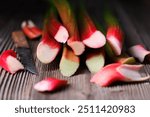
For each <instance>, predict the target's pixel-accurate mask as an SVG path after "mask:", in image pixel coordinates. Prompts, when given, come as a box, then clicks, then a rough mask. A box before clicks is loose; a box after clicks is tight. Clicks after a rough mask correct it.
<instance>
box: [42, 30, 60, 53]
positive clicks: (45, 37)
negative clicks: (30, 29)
mask: <svg viewBox="0 0 150 117" xmlns="http://www.w3.org/2000/svg"><path fill="white" fill-rule="evenodd" d="M42 42H43V43H45V44H47V45H49V46H50V47H51V48H52V49H53V48H58V49H59V50H60V49H61V45H60V43H58V42H57V41H55V40H54V38H53V37H52V36H50V35H49V34H48V33H47V32H45V33H44V34H43V38H42Z"/></svg>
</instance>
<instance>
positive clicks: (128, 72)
mask: <svg viewBox="0 0 150 117" xmlns="http://www.w3.org/2000/svg"><path fill="white" fill-rule="evenodd" d="M142 67H143V66H142V65H127V64H120V63H114V64H109V65H107V66H105V67H104V68H102V69H101V70H100V71H99V72H97V73H96V74H95V75H94V76H93V77H92V78H91V82H94V83H96V84H97V85H99V86H102V87H106V86H110V85H111V84H113V83H114V82H117V81H122V82H140V81H145V80H148V79H149V78H150V77H149V76H145V77H142V76H141V75H140V74H139V70H140V69H141V68H142Z"/></svg>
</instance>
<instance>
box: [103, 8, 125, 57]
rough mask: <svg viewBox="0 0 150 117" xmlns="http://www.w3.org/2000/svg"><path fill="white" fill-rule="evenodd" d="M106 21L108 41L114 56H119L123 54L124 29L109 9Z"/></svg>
mask: <svg viewBox="0 0 150 117" xmlns="http://www.w3.org/2000/svg"><path fill="white" fill-rule="evenodd" d="M104 19H105V22H106V25H107V33H106V39H107V41H108V44H109V45H110V47H111V49H112V50H113V52H114V54H115V55H117V56H118V55H120V54H121V51H122V46H123V32H122V29H121V27H120V26H119V23H118V21H117V19H116V18H115V17H114V16H113V14H112V13H111V11H110V10H109V9H107V10H106V11H105V14H104Z"/></svg>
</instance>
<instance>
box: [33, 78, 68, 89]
mask: <svg viewBox="0 0 150 117" xmlns="http://www.w3.org/2000/svg"><path fill="white" fill-rule="evenodd" d="M67 83H68V82H67V80H60V79H57V78H45V79H44V80H42V81H40V82H38V83H37V84H35V85H34V89H35V90H37V91H39V92H46V91H49V92H51V91H56V90H58V89H60V88H63V87H65V86H67Z"/></svg>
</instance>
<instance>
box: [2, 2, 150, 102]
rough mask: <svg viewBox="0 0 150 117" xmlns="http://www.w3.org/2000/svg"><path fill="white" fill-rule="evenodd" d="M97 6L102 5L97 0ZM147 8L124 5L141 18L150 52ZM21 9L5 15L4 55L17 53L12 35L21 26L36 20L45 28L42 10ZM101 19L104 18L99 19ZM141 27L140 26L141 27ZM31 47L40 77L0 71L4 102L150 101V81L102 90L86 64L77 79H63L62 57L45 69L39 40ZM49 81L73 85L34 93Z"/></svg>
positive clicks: (143, 39)
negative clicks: (9, 51)
mask: <svg viewBox="0 0 150 117" xmlns="http://www.w3.org/2000/svg"><path fill="white" fill-rule="evenodd" d="M89 1H90V0H89ZM97 2H99V1H98V0H97ZM87 4H89V8H90V9H92V11H94V10H97V9H98V8H99V7H95V6H94V5H93V4H91V5H90V2H87ZM143 4H144V3H143ZM143 4H139V5H136V9H137V10H135V9H134V8H135V7H134V6H132V5H133V4H126V3H124V5H126V6H128V7H126V8H127V11H128V13H130V15H132V16H133V17H135V19H136V18H138V19H136V24H135V28H138V29H140V30H139V35H140V36H141V40H142V42H143V43H144V44H145V46H146V47H147V48H148V49H149V50H150V46H149V45H150V30H148V29H150V22H149V21H150V13H149V12H148V10H149V8H148V4H147V7H146V4H145V6H142V5H143ZM19 8H21V9H20V10H15V11H13V12H8V13H6V14H5V13H3V15H1V16H0V53H1V52H3V51H4V50H6V49H14V50H15V47H14V44H13V41H12V39H11V32H12V31H14V30H17V29H20V24H21V22H22V21H23V20H25V19H32V20H33V21H34V22H35V23H36V24H37V25H38V26H39V27H42V22H43V17H44V15H43V14H42V12H37V11H41V10H39V9H40V7H36V8H33V7H32V6H30V7H28V8H27V7H25V5H22V6H20V7H19ZM16 9H17V8H16ZM31 9H32V10H31ZM31 11H32V12H31ZM131 11H132V12H131ZM149 11H150V10H149ZM98 13H99V12H98V11H97V14H98ZM148 13H149V14H148ZM98 18H100V17H99V15H98ZM131 20H132V19H131ZM133 23H135V22H133ZM138 24H140V26H139V25H138ZM141 30H142V31H141ZM29 43H30V45H31V48H32V53H33V56H34V60H35V63H36V67H37V69H38V72H39V76H36V75H33V74H31V73H29V72H28V71H21V72H19V73H16V74H14V75H11V74H10V73H8V72H6V71H5V70H4V69H2V68H0V99H15V100H16V99H27V100H30V99H40V100H41V99H44V100H50V99H54V100H56V99H70V100H72V99H75V100H76V99H86V100H101V99H108V100H111V99H115V100H116V99H123V100H124V99H150V82H149V81H147V82H143V83H134V84H123V83H122V84H116V85H114V86H111V87H106V88H101V87H99V86H97V85H95V84H91V83H90V78H91V76H92V75H91V73H90V72H89V71H88V70H87V68H86V67H85V66H84V64H83V65H82V66H80V68H79V70H78V71H77V73H76V74H75V75H74V76H72V77H69V78H67V77H63V76H62V75H61V74H60V72H59V70H58V65H59V60H60V56H58V57H57V60H55V61H54V62H52V63H51V64H48V65H43V64H42V63H41V62H40V61H39V60H38V59H37V57H36V47H37V45H38V43H39V40H34V41H31V40H29ZM143 72H144V73H150V66H149V65H145V67H144V69H143ZM45 77H58V78H61V79H67V80H68V82H69V84H70V85H69V86H68V87H66V88H65V89H62V90H60V91H57V92H52V93H39V92H37V91H35V90H34V89H33V85H34V84H35V83H37V82H38V81H40V80H42V79H43V78H45Z"/></svg>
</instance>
